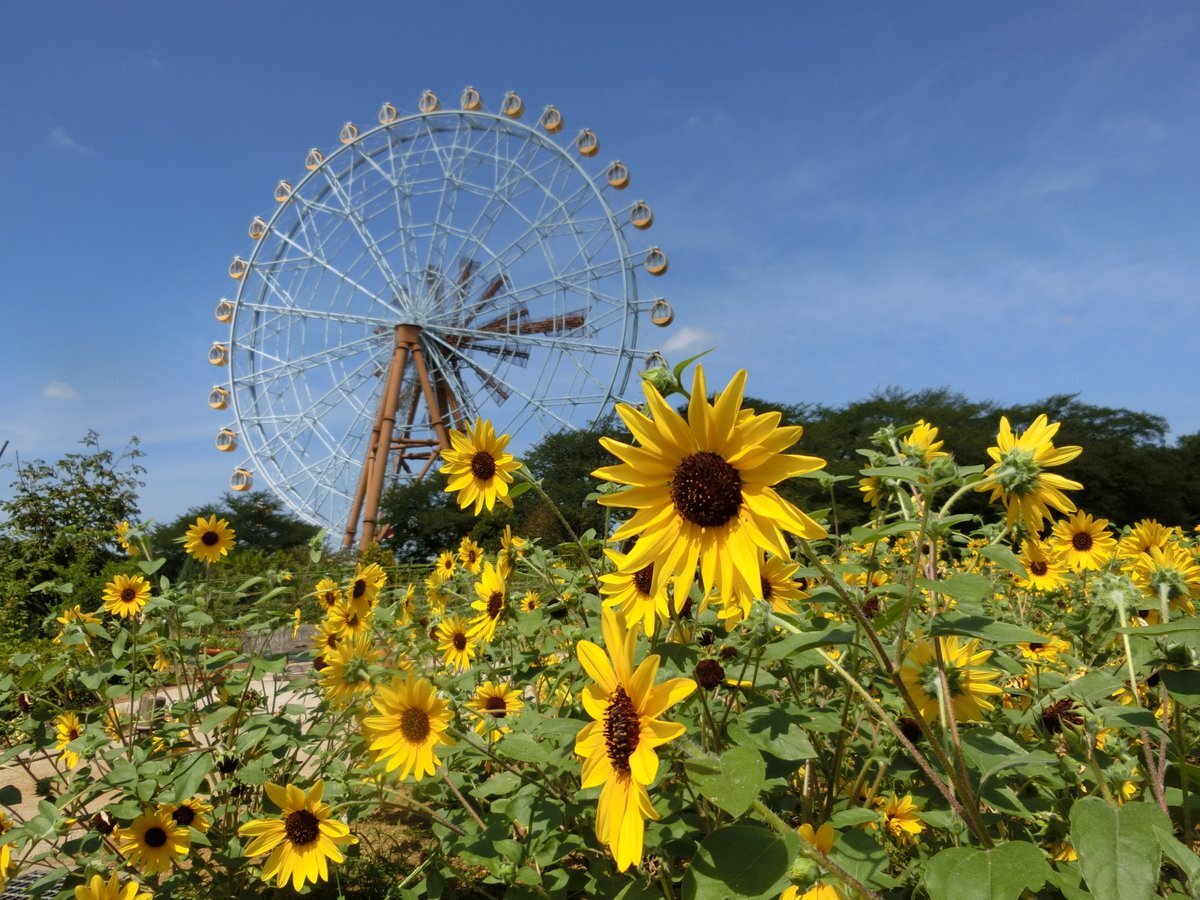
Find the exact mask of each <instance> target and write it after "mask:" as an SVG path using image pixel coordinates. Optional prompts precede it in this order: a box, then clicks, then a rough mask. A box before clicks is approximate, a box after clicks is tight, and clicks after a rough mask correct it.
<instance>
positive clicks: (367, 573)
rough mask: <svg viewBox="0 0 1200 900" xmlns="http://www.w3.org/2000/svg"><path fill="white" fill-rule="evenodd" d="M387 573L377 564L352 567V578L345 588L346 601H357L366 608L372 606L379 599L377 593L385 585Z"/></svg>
mask: <svg viewBox="0 0 1200 900" xmlns="http://www.w3.org/2000/svg"><path fill="white" fill-rule="evenodd" d="M387 578H388V577H387V572H385V571H383V567H382V566H380V565H379V564H378V563H370V564H369V565H366V566H363V565H362V563H359V564H358V565H357V566H355V567H354V577H353V578H351V579H350V584H349V586H348V587H347V588H346V599H348V600H352V601H357V602H358V603H360V604H365V605H366V606H374V605H375V601H376V600H377V599H378V598H379V592H380V591H381V590H383V586H384V585H385V584H387Z"/></svg>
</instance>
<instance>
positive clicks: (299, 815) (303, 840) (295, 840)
mask: <svg viewBox="0 0 1200 900" xmlns="http://www.w3.org/2000/svg"><path fill="white" fill-rule="evenodd" d="M283 833H284V834H286V835H287V839H288V840H289V841H291V842H292V844H293V845H296V846H300V847H303V846H306V845H308V844H311V843H312V842H313V841H315V840H316V839H317V836H318V835H320V833H321V820H320V819H318V818H317V817H316V816H314V815H313V814H312V813H311V812H309V811H308V810H307V809H298V810H296V811H295V812H294V813H291V814H290V815H288V817H287V818H286V819H284V820H283Z"/></svg>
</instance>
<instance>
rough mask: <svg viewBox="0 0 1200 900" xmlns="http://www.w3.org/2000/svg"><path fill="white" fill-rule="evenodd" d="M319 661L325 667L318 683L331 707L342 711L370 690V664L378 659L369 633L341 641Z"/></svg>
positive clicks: (377, 653)
mask: <svg viewBox="0 0 1200 900" xmlns="http://www.w3.org/2000/svg"><path fill="white" fill-rule="evenodd" d="M321 658H322V660H323V661H324V663H325V665H324V666H323V667H322V668H321V674H320V679H319V680H320V682H321V688H322V689H323V690H324V691H325V696H326V697H328V698H329V702H330V704H331V705H332V706H334V707H337V708H345V707H347V706H349V705H350V704H351V703H352V702H353V701H354V699H355V698H356V697H357V696H359V695H360V694H365V693H366V692H367V691H369V690H370V689H371V664H372V663H374V662H376V661H377V660H378V659H379V652H378V651H377V650H376V649H375V645H374V643H373V642H372V641H371V635H370V633H369V632H365V633H360V634H356V635H355V636H354V637H351V638H347V639H346V640H344V641H341V642H340V643H339V644H338V645H337V647H336V648H335V649H334V650H332V651H330V652H328V653H324V654H322V656H321Z"/></svg>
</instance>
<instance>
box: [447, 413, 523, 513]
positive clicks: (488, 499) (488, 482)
mask: <svg viewBox="0 0 1200 900" xmlns="http://www.w3.org/2000/svg"><path fill="white" fill-rule="evenodd" d="M508 441H509V436H508V435H507V434H502V435H500V436H499V437H497V436H496V430H495V428H494V427H493V426H492V423H491V422H489V421H488V420H487V419H476V420H475V424H474V425H473V426H472V427H471V429H470V431H468V432H466V433H465V434H464V433H463V432H461V431H458V430H457V429H456V430H454V431H451V432H450V445H451V446H450V448H449V449H448V450H443V451H442V459H443V460H444V461H445V462H444V464H443V465H442V474H443V475H445V476H446V491H447V492H448V493H451V494H456V495H457V497H456V499H457V500H458V505H459V507H460V508H461V509H466V508H467V507H468V506H470V505H471V504H472V503H474V504H475V515H479V513H480V512H482V511H483V508H484V507H485V506H486V507H487V510H488V512H491V511H492V509H493V508H494V507H495V505H496V501H497V500H499V501H500V502H501V503H503V504H504V505H505V506H508V507H511V506H512V500H510V499H509V497H508V486H509V485H510V484H512V481H513V476H512V473H513V472H515V471H517V470H518V469H519V468H521V463H520V462H519V461H518V460H516V459H514V458H513V456H512V455H511V454H509V453H505V452H504V448H505V447H507V446H508Z"/></svg>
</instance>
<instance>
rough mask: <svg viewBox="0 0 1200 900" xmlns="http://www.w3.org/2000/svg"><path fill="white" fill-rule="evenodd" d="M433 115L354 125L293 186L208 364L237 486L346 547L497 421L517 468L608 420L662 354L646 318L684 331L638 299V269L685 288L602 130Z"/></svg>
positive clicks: (510, 113) (269, 224)
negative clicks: (532, 454)
mask: <svg viewBox="0 0 1200 900" xmlns="http://www.w3.org/2000/svg"><path fill="white" fill-rule="evenodd" d="M417 107H418V111H417V112H415V113H412V114H407V115H406V114H401V113H400V112H399V111H398V110H397V109H396V108H395V107H394V106H393V105H392V104H391V103H384V104H383V106H382V107H381V108H380V110H379V113H378V125H375V126H372V127H370V128H361V129H360V128H359V127H358V126H357V125H355V124H354V123H352V122H347V123H346V124H345V125H344V126H343V128H342V130H341V133H340V136H339V137H340V145H339V146H336V147H335V148H334V149H331V150H329V151H322V150H319V149H316V148H314V149H312V150H310V151H309V152H308V154H307V157H306V158H305V161H304V168H305V170H306V171H305V172H304V174H303V175H302V176H301V177H299V178H298V179H296V180H295V181H294V182H293V181H287V180H285V181H280V182H279V184H278V185H277V186H276V188H275V201H276V207H275V209H274V211H273V214H272V215H270V216H269V217H262V216H256V217H255V218H254V219H253V221H252V222H251V223H250V228H249V235H250V238H251V239H252V241H253V242H254V243H253V246H252V249H251V250H250V251H249V253H248V254H247V255H245V256H240V255H239V256H235V257H234V259H233V262H232V263H231V264H230V267H229V274H230V276H231V277H232V278H233V279H234V280H235V281H236V282H237V291H236V295H235V296H234V297H233V298H223V299H221V300H220V301H219V302H218V304H217V309H216V317H217V319H218V321H220V322H222V323H227V324H228V326H229V332H228V336H227V337H226V338H225V339H224V340H220V341H217V342H215V343H214V344H213V345H212V347H211V348H210V350H209V362H211V363H212V364H213V365H216V366H222V367H226V368H227V369H228V373H229V377H228V381H227V382H226V383H225V384H223V385H217V386H214V387H213V389H212V392H211V394H210V395H209V405H210V406H211V407H213V408H214V409H219V410H225V409H231V410H232V414H233V419H234V420H233V421H232V422H231V423H230V424H228V425H227V426H226V427H224V428H222V429H221V430H220V431H219V432H218V435H217V439H216V446H217V449H218V450H221V451H224V452H233V451H236V450H239V449H240V450H241V451H243V452H244V453H245V454H246V456H245V459H244V461H243V462H242V463H241V464H240V465H238V466H237V467H236V468H235V469H234V472H233V476H232V478H231V480H230V487H231V488H232V489H233V490H235V491H244V490H248V489H249V488H250V487H251V484H252V483H253V484H262V485H265V486H267V487H269V488H270V489H271V490H272V491H274V492H275V493H276V494H277V495H278V496H279V497H280V498H281V499H282V500H283V501H284V502H285V503H286V504H287V505H288V506H289V507H290V508H291V509H292V510H293V511H295V512H296V513H297V514H298V515H300V516H301V517H303V518H304V519H306V520H308V521H310V522H313V523H314V524H319V525H322V526H324V527H325V528H327V529H329V530H330V531H331V533H341V534H342V535H343V544H344V545H346V546H349V545H350V544H352V543H353V542H354V540H355V537H356V534H359V532H358V529H359V524H360V522H361V526H362V530H361V534H360V535H359V536H360V539H361V540H362V541H363V542H369V541H370V540H372V539H373V538H374V537H375V535H376V529H377V525H378V523H377V521H376V519H377V515H378V502H379V498H380V495H381V493H382V492H383V490H384V489H386V487H387V486H388V485H389V484H391V483H394V482H396V481H405V480H412V479H416V478H421V477H423V476H424V475H425V474H426V473H427V472H428V471H429V470H430V468H431V467H432V466H433V464H434V462H435V461H436V459H437V457H438V453H439V451H440V449H442V448H443V447H447V446H449V436H448V435H449V429H454V428H459V427H464V426H465V425H466V424H467V423H469V422H470V421H473V420H474V419H475V418H476V417H477V416H483V417H486V418H489V419H491V420H492V421H493V422H494V423H495V426H496V428H497V430H498V431H500V432H507V433H509V434H512V435H513V437H514V446H518V447H519V446H520V445H521V444H522V443H529V442H532V441H533V440H536V438H537V437H539V436H540V435H543V434H546V433H549V432H553V431H559V430H563V429H570V428H578V427H582V426H587V425H590V424H593V423H595V422H597V421H598V420H600V419H602V418H603V417H605V416H606V415H607V414H608V413H609V412H610V410H611V408H612V403H613V401H614V400H616V399H618V398H620V397H621V396H622V394H623V392H624V391H625V388H626V386H627V383H628V380H629V377H630V374H631V372H632V371H633V369H634V366H635V365H636V364H638V362H639V360H642V361H644V360H646V358H647V357H648V356H653V355H654V354H647V353H645V352H642V353H639V352H638V351H637V349H636V347H637V337H638V324H639V320H640V318H641V316H642V315H643V314H648V317H649V321H651V322H652V323H654V324H656V325H660V326H663V325H669V324H670V322H671V320H672V319H673V313H672V310H671V307H670V305H669V304H668V303H667V302H666V300H665V299H663V298H662V297H655V298H654V299H645V300H643V299H641V298H640V297H639V294H638V285H637V275H638V274H639V270H640V271H641V272H644V273H646V274H648V275H652V276H659V275H662V274H663V273H665V272H666V271H667V257H666V254H665V253H664V252H663V251H662V250H661V249H660V248H658V247H657V246H654V245H653V244H652V243H651V242H650V241H648V240H646V239H645V238H646V236H645V231H646V229H648V228H650V226H651V224H652V223H653V220H654V216H653V213H652V211H651V209H650V207H649V205H647V204H646V203H645V202H644V201H642V200H636V201H633V202H628V201H624V200H623V195H621V193H620V192H622V191H623V190H625V189H626V188H627V187H628V185H629V183H630V174H629V170H628V169H627V168H626V166H625V165H624V164H623V163H621V162H620V161H616V160H614V161H612V162H609V163H607V164H605V163H602V162H600V161H599V159H598V155H599V151H600V140H599V138H598V137H597V135H596V134H595V133H594V132H593V131H591V130H589V129H587V128H584V129H582V130H581V131H579V132H577V133H576V135H575V137H573V138H571V137H569V136H567V132H566V131H565V122H564V117H563V115H562V113H561V112H560V111H559V110H558V109H557V108H555V107H554V106H547V107H545V108H544V110H543V111H542V113H541V115H540V116H537V117H536V118H535V120H534V121H532V122H528V121H526V120H525V108H524V103H523V102H522V100H521V98H520V97H518V96H517V95H516V94H515V93H512V92H509V93H508V94H506V95H505V96H504V98H503V100H502V101H501V103H500V106H499V109H498V110H496V111H488V110H486V109H485V108H484V105H483V101H482V98H481V97H480V94H479V92H478V91H476V90H475V89H474V88H470V87H468V88H467V89H466V90H465V91H464V92H463V94H462V97H461V100H460V103H459V107H458V108H457V109H448V108H445V107H443V105H442V103H441V102H440V101H439V99H438V97H437V96H436V95H435V94H434V93H433V92H431V91H426V92H425V93H424V94H422V95H421V97H420V100H419V101H418V104H417Z"/></svg>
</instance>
